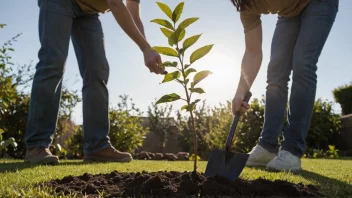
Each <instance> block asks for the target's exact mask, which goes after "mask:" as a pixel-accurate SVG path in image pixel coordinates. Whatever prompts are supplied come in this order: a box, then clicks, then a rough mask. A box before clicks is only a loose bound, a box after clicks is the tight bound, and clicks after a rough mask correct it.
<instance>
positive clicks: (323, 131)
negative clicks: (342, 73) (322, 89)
mask: <svg viewBox="0 0 352 198" xmlns="http://www.w3.org/2000/svg"><path fill="white" fill-rule="evenodd" d="M340 129H341V120H340V116H339V115H338V114H335V113H334V110H333V109H332V102H329V101H327V100H325V101H323V100H322V99H318V100H317V101H315V103H314V108H313V116H312V120H311V123H310V128H309V131H308V135H307V138H306V144H307V148H311V149H318V150H321V149H322V150H324V151H325V150H328V149H329V144H330V142H329V140H330V139H331V138H332V136H333V134H335V133H339V132H340Z"/></svg>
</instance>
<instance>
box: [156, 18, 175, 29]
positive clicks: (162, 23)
mask: <svg viewBox="0 0 352 198" xmlns="http://www.w3.org/2000/svg"><path fill="white" fill-rule="evenodd" d="M150 22H153V23H157V24H159V25H162V26H164V27H166V28H169V29H171V30H174V27H173V26H172V24H171V23H170V22H169V21H168V20H165V19H154V20H152V21H150Z"/></svg>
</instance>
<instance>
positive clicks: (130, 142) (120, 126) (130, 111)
mask: <svg viewBox="0 0 352 198" xmlns="http://www.w3.org/2000/svg"><path fill="white" fill-rule="evenodd" d="M120 99H121V102H119V103H118V107H117V108H111V109H110V134H109V136H110V139H111V144H112V145H113V146H114V147H115V148H116V149H118V150H121V151H126V152H130V153H134V152H135V150H136V149H137V148H139V147H140V146H142V144H143V139H144V138H145V134H146V133H147V132H148V130H149V129H148V128H144V127H143V126H142V117H141V115H142V112H141V111H140V110H139V109H138V108H136V107H135V104H134V103H133V101H132V99H129V98H128V96H126V95H124V96H120ZM129 100H130V103H131V104H129Z"/></svg>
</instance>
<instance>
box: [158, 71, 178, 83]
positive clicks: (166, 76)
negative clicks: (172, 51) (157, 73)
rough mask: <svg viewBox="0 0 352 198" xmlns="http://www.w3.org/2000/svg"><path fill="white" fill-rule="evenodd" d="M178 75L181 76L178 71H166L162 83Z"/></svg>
mask: <svg viewBox="0 0 352 198" xmlns="http://www.w3.org/2000/svg"><path fill="white" fill-rule="evenodd" d="M180 76H181V73H180V72H179V71H174V72H171V73H168V74H166V75H165V76H164V80H163V82H162V83H165V82H170V81H173V80H175V79H178V78H179V77H180Z"/></svg>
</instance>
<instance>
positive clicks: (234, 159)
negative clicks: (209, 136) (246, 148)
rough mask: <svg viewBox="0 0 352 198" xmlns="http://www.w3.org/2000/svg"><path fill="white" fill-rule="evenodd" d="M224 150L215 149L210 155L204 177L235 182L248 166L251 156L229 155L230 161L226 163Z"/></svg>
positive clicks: (241, 154)
mask: <svg viewBox="0 0 352 198" xmlns="http://www.w3.org/2000/svg"><path fill="white" fill-rule="evenodd" d="M225 154H226V152H225V151H224V150H220V149H213V150H212V151H211V153H210V158H209V160H208V164H207V168H206V170H205V173H204V175H205V176H206V177H211V176H222V177H225V178H228V179H229V180H230V181H235V180H236V179H237V178H238V177H239V176H240V174H241V172H242V171H243V168H244V167H245V166H246V162H247V160H248V157H249V154H247V153H234V152H230V153H229V160H228V161H227V162H225Z"/></svg>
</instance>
